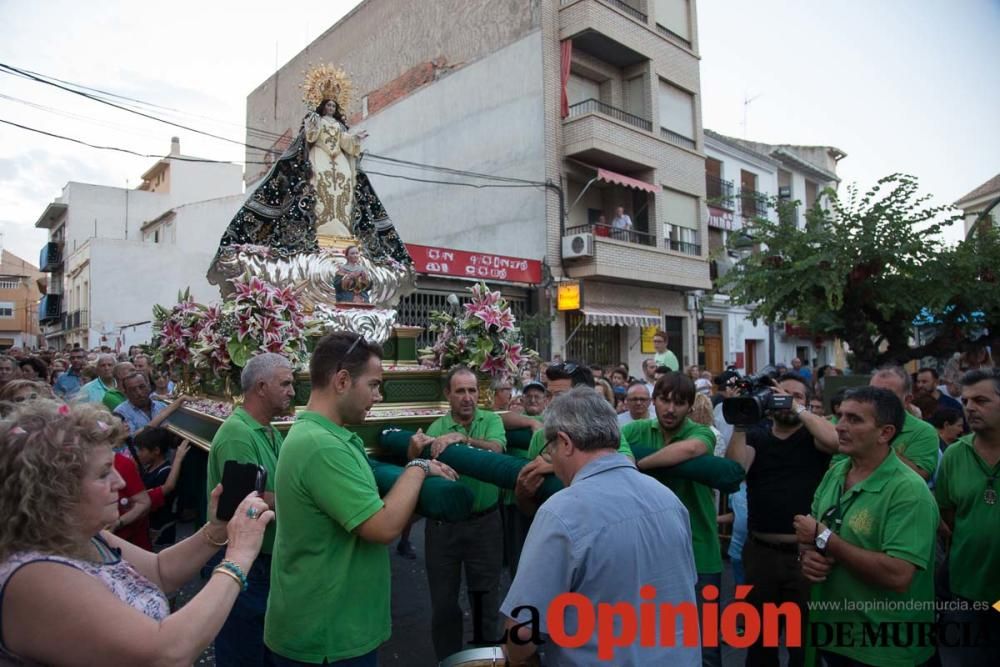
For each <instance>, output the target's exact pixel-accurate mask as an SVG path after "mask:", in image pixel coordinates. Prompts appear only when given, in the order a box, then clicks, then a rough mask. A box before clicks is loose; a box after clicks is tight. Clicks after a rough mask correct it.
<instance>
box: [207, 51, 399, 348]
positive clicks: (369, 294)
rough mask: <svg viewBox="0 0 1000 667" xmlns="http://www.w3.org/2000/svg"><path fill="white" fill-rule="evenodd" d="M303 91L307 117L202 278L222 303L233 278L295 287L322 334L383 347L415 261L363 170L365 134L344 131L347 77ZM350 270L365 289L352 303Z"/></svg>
mask: <svg viewBox="0 0 1000 667" xmlns="http://www.w3.org/2000/svg"><path fill="white" fill-rule="evenodd" d="M303 92H304V94H303V100H304V101H305V102H306V104H307V105H308V106H309V108H311V109H313V111H310V112H309V113H307V114H306V116H305V118H304V119H303V121H302V126H301V128H300V130H299V133H298V135H297V136H296V137H295V139H294V140H293V141H292V143H291V145H290V146H289V147H288V149H287V150H285V152H284V153H283V154H282V155H281V157H279V158H278V159H277V160H276V161H275V163H274V164H273V165H272V166H271V168H270V170H269V171H268V173H267V175H266V176H265V177H264V179H263V180H262V181H261V182H260V184H259V185H258V186H257V187H256V188H255V189H254V190H253V192H252V193H251V194H250V195H249V196H248V197H247V199H246V201H245V202H244V203H243V206H242V207H241V208H240V210H239V211H238V212H237V213H236V216H235V217H234V218H233V220H232V222H230V223H229V227H228V229H226V232H225V234H223V236H222V240H221V241H220V243H219V250H218V252H217V253H216V255H215V259H214V260H213V261H212V266H211V267H210V268H209V270H208V280H209V282H210V283H211V284H213V285H218V286H219V289H220V290H221V292H222V295H223V297H226V296H228V294H229V293H230V292H231V291H232V287H231V285H230V283H229V281H230V279H232V278H235V277H238V276H241V275H247V274H249V275H251V276H257V277H259V278H261V279H263V280H266V281H267V282H269V283H271V284H273V285H277V286H279V287H291V288H292V289H293V291H294V292H295V293H296V295H297V296H298V297H299V299H300V300H301V301H302V303H303V304H304V305H305V306H306V308H307V309H312V312H313V316H314V317H317V318H318V319H321V320H323V321H325V322H326V323H327V325H328V328H330V329H338V330H345V329H346V330H350V331H354V332H355V333H360V334H363V335H364V336H365V337H366V338H367V339H368V340H372V341H378V342H384V341H385V340H386V339H388V337H389V334H390V333H391V331H392V326H393V324H394V323H395V318H396V311H395V306H396V304H397V303H398V302H399V299H400V298H401V297H403V296H405V295H406V294H409V293H410V292H412V291H413V289H414V272H413V262H412V260H411V259H410V255H409V253H408V252H407V251H406V246H404V245H403V242H402V240H401V239H400V238H399V235H398V234H396V230H395V229H394V228H393V225H392V222H391V221H390V220H389V216H388V214H387V213H386V211H385V208H384V207H383V206H382V203H381V202H380V201H379V198H378V196H377V195H376V194H375V191H374V190H373V189H372V186H371V183H370V182H369V181H368V177H367V176H366V175H365V173H364V171H362V170H361V168H360V165H359V162H360V157H361V142H362V141H363V140H364V139H365V137H366V136H367V133H366V132H364V131H362V132H353V131H351V130H350V129H349V128H348V126H347V122H346V119H345V113H346V111H345V110H346V109H348V108H349V105H350V99H351V82H350V79H349V78H348V77H347V75H346V74H345V73H344V71H343V70H342V69H340V68H336V67H331V66H329V65H321V66H319V67H315V68H313V69H312V70H310V71H309V73H308V74H307V75H306V80H305V83H304V84H303ZM349 253H350V258H348V254H349ZM347 269H349V271H350V272H351V273H352V274H353V275H354V276H355V280H354V282H353V283H352V284H355V285H364V286H365V287H366V289H365V292H364V294H356V295H355V298H353V299H352V300H350V301H345V300H344V298H343V295H344V291H343V289H342V287H341V286H342V276H343V275H344V274H345V271H346V270H347ZM338 296H340V297H341V298H339V299H338Z"/></svg>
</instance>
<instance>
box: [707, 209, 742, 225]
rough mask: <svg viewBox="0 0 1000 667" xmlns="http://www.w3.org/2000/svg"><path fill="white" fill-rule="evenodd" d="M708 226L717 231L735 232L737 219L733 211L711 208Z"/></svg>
mask: <svg viewBox="0 0 1000 667" xmlns="http://www.w3.org/2000/svg"><path fill="white" fill-rule="evenodd" d="M708 226H709V227H715V228H716V229H728V230H729V231H733V230H734V229H736V218H734V217H733V212H732V211H727V210H725V209H721V208H716V207H714V206H709V207H708Z"/></svg>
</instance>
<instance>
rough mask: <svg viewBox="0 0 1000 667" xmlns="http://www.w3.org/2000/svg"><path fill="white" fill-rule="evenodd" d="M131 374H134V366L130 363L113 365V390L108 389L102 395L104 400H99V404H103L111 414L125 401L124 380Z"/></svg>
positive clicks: (122, 362) (121, 362)
mask: <svg viewBox="0 0 1000 667" xmlns="http://www.w3.org/2000/svg"><path fill="white" fill-rule="evenodd" d="M133 373H135V366H133V365H132V363H131V362H129V361H120V362H118V363H117V364H115V367H114V369H113V370H112V374H113V375H114V379H115V386H114V387H113V388H109V389H108V390H107V391H106V392H105V393H104V398H103V399H102V400H101V402H102V403H104V407H106V408H107V409H108V410H111V411H112V412H113V411H114V410H115V408H117V407H118V406H119V405H121V404H122V403H124V402H125V401H126V398H125V378H127V377H128V376H129V375H132V374H133Z"/></svg>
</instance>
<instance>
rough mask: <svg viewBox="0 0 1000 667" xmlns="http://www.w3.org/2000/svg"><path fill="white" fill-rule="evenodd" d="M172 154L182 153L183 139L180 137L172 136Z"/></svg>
mask: <svg viewBox="0 0 1000 667" xmlns="http://www.w3.org/2000/svg"><path fill="white" fill-rule="evenodd" d="M170 154H171V155H180V154H181V139H180V137H170Z"/></svg>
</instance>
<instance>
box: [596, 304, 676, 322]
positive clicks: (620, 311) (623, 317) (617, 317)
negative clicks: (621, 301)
mask: <svg viewBox="0 0 1000 667" xmlns="http://www.w3.org/2000/svg"><path fill="white" fill-rule="evenodd" d="M580 311H581V312H582V313H583V322H584V324H594V325H603V326H614V327H654V326H657V325H659V324H660V323H661V322H660V319H661V318H660V316H659V315H655V314H653V313H649V312H647V311H646V310H644V309H642V308H628V307H625V306H611V305H603V304H588V305H586V306H584V307H583V308H581V309H580Z"/></svg>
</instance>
